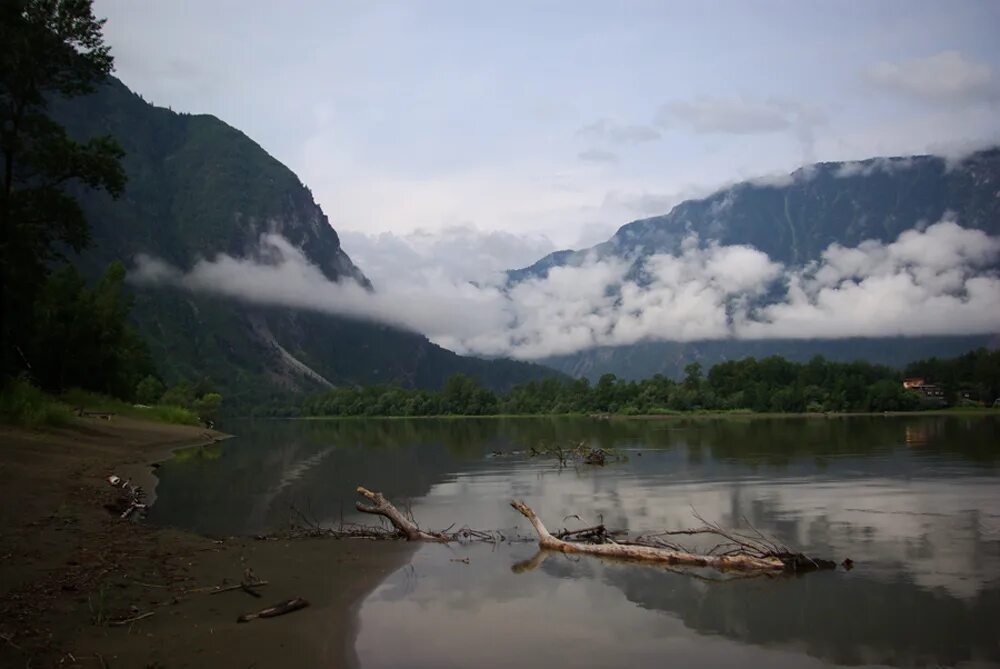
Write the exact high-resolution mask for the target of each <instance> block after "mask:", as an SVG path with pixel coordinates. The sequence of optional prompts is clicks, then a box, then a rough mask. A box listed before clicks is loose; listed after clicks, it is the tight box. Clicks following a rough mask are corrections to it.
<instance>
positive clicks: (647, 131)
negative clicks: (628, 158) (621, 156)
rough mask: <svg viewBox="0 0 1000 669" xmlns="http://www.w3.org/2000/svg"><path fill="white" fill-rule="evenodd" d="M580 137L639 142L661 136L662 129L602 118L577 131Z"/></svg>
mask: <svg viewBox="0 0 1000 669" xmlns="http://www.w3.org/2000/svg"><path fill="white" fill-rule="evenodd" d="M576 134H577V135H579V136H580V137H584V138H586V139H590V140H597V141H604V142H611V143H614V144H639V143H641V142H652V141H655V140H657V139H659V138H660V131H659V130H657V129H656V128H654V127H653V126H650V125H630V124H626V123H618V122H617V121H613V120H612V119H609V118H602V119H598V120H597V121H594V122H593V123H591V124H590V125H586V126H584V127H582V128H580V129H579V130H577V131H576Z"/></svg>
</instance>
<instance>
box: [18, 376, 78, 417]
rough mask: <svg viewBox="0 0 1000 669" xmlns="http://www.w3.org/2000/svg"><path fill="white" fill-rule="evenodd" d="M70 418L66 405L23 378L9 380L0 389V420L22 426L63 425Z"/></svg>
mask: <svg viewBox="0 0 1000 669" xmlns="http://www.w3.org/2000/svg"><path fill="white" fill-rule="evenodd" d="M71 419H72V414H71V413H70V410H69V408H68V407H66V406H65V405H64V404H61V403H59V402H57V401H55V400H54V399H52V397H50V396H49V395H46V394H45V393H43V392H42V391H41V390H39V389H38V388H36V387H35V386H33V385H31V383H30V382H29V381H28V380H27V379H25V378H23V377H17V378H14V379H11V380H9V381H8V382H7V383H6V384H5V385H4V387H3V389H2V390H0V422H4V423H9V424H12V425H21V426H24V427H40V426H42V425H65V424H67V423H69V422H70V420H71Z"/></svg>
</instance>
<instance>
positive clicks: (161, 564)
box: [0, 416, 413, 667]
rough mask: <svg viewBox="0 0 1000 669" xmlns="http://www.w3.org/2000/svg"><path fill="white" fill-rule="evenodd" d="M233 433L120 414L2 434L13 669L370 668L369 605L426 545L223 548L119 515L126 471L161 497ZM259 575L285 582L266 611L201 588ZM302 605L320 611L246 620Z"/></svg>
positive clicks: (281, 543)
mask: <svg viewBox="0 0 1000 669" xmlns="http://www.w3.org/2000/svg"><path fill="white" fill-rule="evenodd" d="M225 436H226V435H222V434H220V433H217V432H212V431H209V430H205V429H201V428H194V427H188V426H178V425H165V424H158V423H149V422H144V421H138V420H134V419H129V418H124V417H117V416H116V417H113V418H112V419H111V420H110V421H105V420H103V419H99V418H80V419H76V420H75V422H74V424H73V425H71V426H69V427H65V428H58V429H44V430H25V429H19V428H11V427H6V426H0V666H3V667H7V666H10V667H22V666H32V667H44V666H61V667H67V666H69V667H75V666H80V667H87V666H90V667H102V666H112V667H161V666H162V667H199V666H212V667H251V666H255V667H271V666H289V667H314V666H315V667H319V666H322V667H340V666H355V665H356V658H355V657H354V651H353V641H354V637H355V634H356V620H357V615H356V614H357V607H358V606H359V605H360V603H361V602H362V601H363V599H364V597H365V596H366V595H367V594H368V593H369V592H371V590H372V589H374V588H375V586H376V585H377V584H378V583H379V582H380V581H381V580H382V579H383V578H384V577H385V576H387V575H388V574H389V573H391V572H392V571H394V570H396V569H398V568H399V567H401V566H403V565H405V564H406V563H407V561H408V559H409V556H410V555H411V553H412V551H413V547H412V546H409V545H407V544H406V543H405V542H395V541H383V542H373V541H368V540H359V539H334V538H325V537H323V538H310V539H294V540H255V539H253V538H227V539H222V540H217V539H210V538H207V537H202V536H198V535H196V534H192V533H189V532H184V531H180V530H175V529H170V528H159V527H154V526H150V525H148V524H146V523H142V522H139V523H132V522H128V521H123V520H121V519H120V518H118V517H117V515H114V514H112V513H110V512H109V511H108V510H107V509H105V504H110V503H113V502H114V501H115V500H116V499H117V496H118V495H119V493H118V491H117V490H115V489H113V488H111V486H109V485H108V483H107V481H106V477H107V476H109V475H110V474H117V475H118V476H122V477H126V478H131V479H132V480H134V481H136V482H138V483H140V484H141V485H143V486H144V488H145V489H146V490H149V491H152V490H153V489H154V487H155V476H153V473H152V471H153V470H152V468H151V467H150V463H152V462H154V461H156V460H160V459H163V458H166V457H169V454H170V452H171V451H172V450H173V449H174V448H177V447H180V446H190V445H193V444H199V443H209V442H212V441H213V440H217V439H220V438H224V437H225ZM232 447H238V442H234V443H233V444H232ZM248 567H249V568H251V569H252V570H253V572H254V574H255V576H256V577H257V578H259V579H264V580H267V581H268V582H269V584H268V585H266V586H261V587H260V588H258V589H257V591H258V592H259V594H260V595H261V597H260V598H259V599H257V598H253V597H251V596H250V595H248V594H247V593H245V592H243V591H242V590H233V591H230V592H224V593H219V594H210V593H209V592H205V591H200V592H199V591H197V589H199V588H202V589H204V588H208V587H211V586H217V585H222V584H236V583H239V581H240V579H241V578H242V577H243V574H244V570H245V569H246V568H248ZM292 597H304V598H305V599H307V600H308V601H309V603H310V606H309V607H308V608H306V609H303V610H301V611H297V612H294V613H291V614H288V615H285V616H282V617H278V618H270V619H258V620H254V621H251V622H249V623H243V624H240V623H237V622H236V618H237V616H239V615H240V614H242V613H248V612H252V611H256V610H259V609H261V608H264V607H266V606H269V605H271V604H274V603H276V602H279V601H282V600H286V599H290V598H292ZM150 611H152V612H154V613H153V615H152V616H149V617H146V618H143V619H142V620H138V621H136V622H134V623H128V624H122V625H115V624H113V623H115V622H119V621H122V620H127V619H130V618H134V617H137V616H139V615H142V614H144V613H148V612H150Z"/></svg>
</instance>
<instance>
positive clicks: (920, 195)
mask: <svg viewBox="0 0 1000 669" xmlns="http://www.w3.org/2000/svg"><path fill="white" fill-rule="evenodd" d="M945 216H954V217H955V218H956V220H957V221H958V222H959V224H960V225H962V226H963V227H966V228H975V229H979V230H983V231H985V232H987V233H989V234H991V235H998V234H1000V148H991V149H987V150H983V151H979V152H976V153H974V154H972V155H970V156H968V157H966V158H965V159H964V160H962V161H960V162H958V163H956V164H952V163H949V162H948V161H946V160H945V159H943V158H940V157H937V156H926V155H925V156H910V157H894V158H872V159H868V160H863V161H857V162H841V163H836V162H834V163H830V162H828V163H818V164H815V165H810V166H807V167H804V168H802V169H799V170H797V171H795V172H793V173H792V174H790V175H788V177H787V178H780V179H759V180H751V181H747V182H743V183H739V184H736V185H733V186H731V187H728V188H723V189H720V190H719V191H716V192H715V193H713V194H711V195H709V196H707V197H705V198H702V199H695V200H687V201H684V202H681V203H680V204H678V205H676V206H675V207H674V208H673V209H671V211H670V212H668V213H667V214H665V215H662V216H654V217H651V218H645V219H640V220H637V221H633V222H631V223H628V224H626V225H623V226H622V227H621V228H619V229H618V231H617V232H616V233H615V234H614V235H613V236H612V237H611V238H610V239H609V240H608V241H606V242H603V243H601V244H597V245H596V246H593V247H590V248H587V249H581V250H562V251H557V252H555V253H552V254H550V255H548V256H546V257H544V258H542V259H540V260H539V261H537V262H536V263H534V264H532V265H530V266H528V267H525V268H522V269H517V270H512V271H510V272H508V279H509V281H510V282H511V283H517V282H519V281H523V280H525V279H528V278H532V277H544V276H546V275H547V274H548V272H549V270H550V269H552V268H553V267H559V266H575V265H579V264H581V263H583V262H584V261H585V260H600V259H606V258H612V257H614V258H626V259H629V260H630V261H631V262H632V268H633V271H632V273H631V275H630V278H633V279H635V280H637V281H640V282H641V281H642V272H641V268H642V264H643V261H644V259H645V258H647V257H649V256H650V255H652V254H656V253H678V252H679V251H680V249H681V243H682V241H683V240H684V239H685V238H686V237H688V236H689V235H691V234H696V235H698V237H699V238H700V239H701V240H702V241H709V240H712V241H716V242H718V243H720V244H722V245H735V244H744V245H749V246H752V247H754V248H756V249H758V250H760V251H763V252H765V253H767V255H768V256H769V257H770V258H771V259H772V260H775V261H780V262H781V263H783V264H785V265H786V266H790V267H796V266H802V265H804V264H806V263H808V262H810V261H813V260H817V259H818V258H819V257H820V254H821V253H822V251H823V250H824V249H826V248H827V247H828V246H829V245H830V244H833V243H839V244H841V245H843V246H848V247H851V246H856V245H858V244H859V243H861V242H862V241H864V240H868V239H875V240H879V241H882V242H891V241H894V240H895V239H896V238H897V237H898V236H899V235H900V234H901V233H902V232H904V231H906V230H910V229H913V228H917V227H920V226H925V225H929V224H933V223H935V222H937V221H939V220H941V219H942V218H944V217H945ZM997 343H998V339H997V337H995V336H967V337H912V338H904V337H886V338H874V339H872V338H868V339H840V340H780V341H779V340H774V341H768V340H763V341H736V340H720V341H703V342H687V343H679V342H670V341H652V340H651V341H644V342H640V343H637V344H632V345H627V346H618V347H599V348H592V349H588V350H585V351H580V352H578V353H573V354H568V355H560V356H553V357H550V358H545V359H542V360H540V361H539V362H542V363H543V364H546V365H550V366H552V367H555V368H556V369H559V370H560V371H563V372H565V373H567V374H571V375H574V376H587V377H590V378H592V379H595V378H597V377H599V376H600V375H601V374H604V373H608V372H610V373H615V374H618V375H619V376H624V377H627V378H638V377H645V376H649V375H650V374H653V373H665V374H669V375H672V376H677V375H679V374H680V373H681V370H682V369H683V367H684V366H685V365H686V364H688V363H689V362H692V361H696V360H697V361H700V362H702V363H703V364H704V365H706V366H707V365H711V364H713V363H715V362H719V361H722V360H727V359H733V358H740V357H745V356H746V355H755V356H758V357H760V356H764V355H774V354H781V355H785V356H787V357H790V358H792V359H797V360H804V359H808V358H809V357H811V356H813V355H817V354H820V355H827V356H829V357H831V358H834V359H839V360H851V359H854V358H859V357H864V358H866V359H868V360H871V361H873V362H883V363H887V364H894V365H902V364H905V363H906V362H909V361H911V360H913V359H916V358H921V357H926V356H930V355H956V354H959V353H962V352H964V351H967V350H969V349H970V348H974V347H976V346H996V345H997Z"/></svg>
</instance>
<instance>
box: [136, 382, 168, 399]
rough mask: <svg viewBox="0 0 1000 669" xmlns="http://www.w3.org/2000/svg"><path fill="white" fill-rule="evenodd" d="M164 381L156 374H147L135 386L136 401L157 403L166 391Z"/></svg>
mask: <svg viewBox="0 0 1000 669" xmlns="http://www.w3.org/2000/svg"><path fill="white" fill-rule="evenodd" d="M164 389H165V388H164V386H163V382H162V381H160V380H159V379H158V378H156V377H155V376H152V375H150V376H147V377H146V378H144V379H143V380H142V381H140V382H139V385H137V386H136V387H135V401H136V402H138V403H139V404H156V403H157V402H159V401H160V397H162V396H163V391H164Z"/></svg>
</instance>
